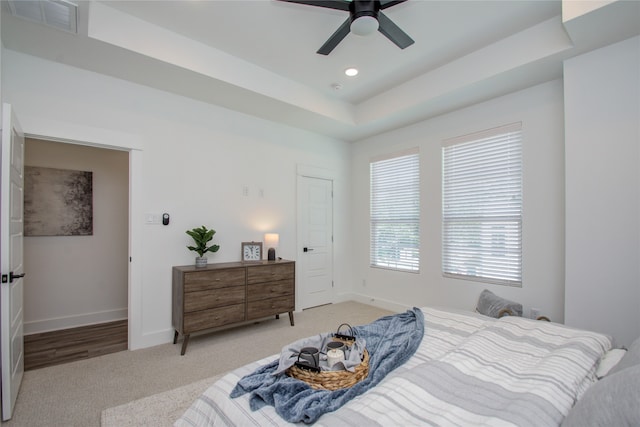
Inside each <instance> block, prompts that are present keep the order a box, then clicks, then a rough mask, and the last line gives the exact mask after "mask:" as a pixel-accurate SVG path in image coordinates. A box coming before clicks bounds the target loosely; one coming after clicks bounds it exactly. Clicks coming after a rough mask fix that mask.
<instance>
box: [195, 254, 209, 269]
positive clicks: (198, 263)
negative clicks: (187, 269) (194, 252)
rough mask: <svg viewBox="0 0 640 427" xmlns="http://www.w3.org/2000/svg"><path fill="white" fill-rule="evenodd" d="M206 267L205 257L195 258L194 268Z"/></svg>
mask: <svg viewBox="0 0 640 427" xmlns="http://www.w3.org/2000/svg"><path fill="white" fill-rule="evenodd" d="M206 266H207V257H205V256H197V257H196V267H206Z"/></svg>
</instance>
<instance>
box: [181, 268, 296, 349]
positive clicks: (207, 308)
mask: <svg viewBox="0 0 640 427" xmlns="http://www.w3.org/2000/svg"><path fill="white" fill-rule="evenodd" d="M172 292H173V310H172V316H171V318H172V324H173V328H174V330H175V334H174V336H173V343H174V344H175V343H177V342H178V336H179V335H183V336H184V341H183V342H182V351H181V353H180V354H182V355H184V353H185V351H186V350H187V345H188V343H189V336H190V335H191V333H194V332H199V331H203V330H206V329H212V328H217V327H221V326H230V325H234V324H240V323H242V322H245V321H248V320H256V319H261V318H264V317H268V316H273V315H275V316H276V318H278V317H279V316H280V313H286V312H288V313H289V321H290V323H291V326H293V325H294V322H293V310H295V299H296V298H295V262H294V261H287V260H277V261H252V262H226V263H218V264H208V265H207V266H206V267H201V268H196V267H195V266H193V265H184V266H176V267H173V291H172Z"/></svg>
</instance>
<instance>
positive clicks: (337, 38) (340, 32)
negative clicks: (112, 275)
mask: <svg viewBox="0 0 640 427" xmlns="http://www.w3.org/2000/svg"><path fill="white" fill-rule="evenodd" d="M350 27H351V18H347V20H346V21H344V23H343V24H342V25H340V28H338V29H337V30H336V32H335V33H333V34H332V35H331V37H329V40H327V41H326V42H324V44H323V45H322V47H321V48H320V49H318V52H316V53H319V54H320V55H329V54H330V53H331V51H332V50H333V49H334V48H335V47H336V46H338V43H340V42H341V41H342V39H344V38H345V37H347V34H349V32H350V31H351V30H350Z"/></svg>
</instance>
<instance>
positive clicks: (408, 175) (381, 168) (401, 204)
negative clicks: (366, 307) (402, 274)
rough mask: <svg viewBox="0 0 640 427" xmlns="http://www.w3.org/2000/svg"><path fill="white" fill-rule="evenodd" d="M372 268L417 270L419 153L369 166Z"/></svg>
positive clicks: (413, 150)
mask: <svg viewBox="0 0 640 427" xmlns="http://www.w3.org/2000/svg"><path fill="white" fill-rule="evenodd" d="M370 174H371V176H370V179H371V181H370V185H371V188H370V195H371V196H370V197H371V201H370V203H371V205H370V208H371V211H370V217H371V224H370V227H371V228H370V244H371V247H370V252H369V253H370V261H371V266H372V267H381V268H389V269H393V270H403V271H411V272H418V271H419V270H420V159H419V154H418V149H417V148H415V149H412V150H409V151H406V152H403V153H400V154H396V155H395V156H392V157H391V156H390V157H387V158H382V159H375V160H373V161H371V163H370Z"/></svg>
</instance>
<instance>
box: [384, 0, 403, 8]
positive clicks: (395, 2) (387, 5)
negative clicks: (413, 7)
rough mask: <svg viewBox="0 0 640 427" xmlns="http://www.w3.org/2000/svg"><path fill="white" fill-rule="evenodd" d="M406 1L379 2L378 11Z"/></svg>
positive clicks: (386, 0)
mask: <svg viewBox="0 0 640 427" xmlns="http://www.w3.org/2000/svg"><path fill="white" fill-rule="evenodd" d="M406 1H407V0H380V10H383V9H386V8H388V7H391V6H395V5H397V4H400V3H404V2H406Z"/></svg>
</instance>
